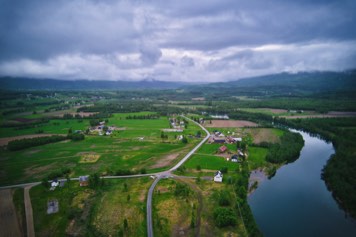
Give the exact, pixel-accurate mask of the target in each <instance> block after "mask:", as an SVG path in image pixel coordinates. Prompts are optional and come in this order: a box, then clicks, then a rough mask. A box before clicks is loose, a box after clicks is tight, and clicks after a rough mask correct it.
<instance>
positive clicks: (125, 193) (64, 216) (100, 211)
mask: <svg viewBox="0 0 356 237" xmlns="http://www.w3.org/2000/svg"><path fill="white" fill-rule="evenodd" d="M150 184H151V179H150V178H147V177H146V178H132V179H118V180H105V181H104V184H103V185H102V186H101V187H100V188H97V189H92V188H90V187H80V186H79V183H78V182H77V181H70V182H66V183H65V185H64V187H58V188H57V189H55V190H54V191H50V190H49V189H48V188H45V187H44V186H42V185H39V186H36V187H33V188H32V189H31V193H30V194H31V201H32V207H33V214H34V216H35V217H36V218H34V221H35V223H34V224H35V233H36V236H49V235H50V236H65V235H79V236H120V235H121V234H124V235H125V236H144V235H146V222H145V207H146V203H145V199H146V194H147V190H148V187H149V186H150ZM50 200H56V201H58V204H59V205H58V206H59V211H58V212H57V213H54V214H50V215H48V214H47V202H48V201H50ZM125 219H126V222H127V223H126V224H124V222H125Z"/></svg>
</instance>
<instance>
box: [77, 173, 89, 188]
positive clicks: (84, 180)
mask: <svg viewBox="0 0 356 237" xmlns="http://www.w3.org/2000/svg"><path fill="white" fill-rule="evenodd" d="M88 184H89V176H88V175H86V176H79V185H80V186H81V187H83V186H88Z"/></svg>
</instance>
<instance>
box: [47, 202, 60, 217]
mask: <svg viewBox="0 0 356 237" xmlns="http://www.w3.org/2000/svg"><path fill="white" fill-rule="evenodd" d="M58 210H59V204H58V200H57V199H53V200H49V201H48V202H47V214H54V213H57V212H58Z"/></svg>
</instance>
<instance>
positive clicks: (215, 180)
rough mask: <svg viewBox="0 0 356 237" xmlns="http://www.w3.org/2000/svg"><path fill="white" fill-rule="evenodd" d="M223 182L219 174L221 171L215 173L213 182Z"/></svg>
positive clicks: (221, 175)
mask: <svg viewBox="0 0 356 237" xmlns="http://www.w3.org/2000/svg"><path fill="white" fill-rule="evenodd" d="M222 180H223V174H222V173H221V171H220V170H219V171H216V172H215V175H214V182H218V183H221V182H222Z"/></svg>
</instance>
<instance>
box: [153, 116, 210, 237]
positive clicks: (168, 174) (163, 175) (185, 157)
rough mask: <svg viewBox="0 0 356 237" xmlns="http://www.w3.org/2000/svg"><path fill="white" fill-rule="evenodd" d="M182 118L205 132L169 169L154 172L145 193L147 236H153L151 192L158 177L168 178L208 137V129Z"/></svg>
mask: <svg viewBox="0 0 356 237" xmlns="http://www.w3.org/2000/svg"><path fill="white" fill-rule="evenodd" d="M181 116H182V117H183V118H185V119H187V120H190V121H192V122H193V123H195V124H197V125H198V126H199V127H200V128H201V129H203V130H204V132H205V133H206V137H205V138H204V139H203V140H202V141H201V142H200V143H199V144H198V145H196V146H195V147H194V148H193V149H192V150H191V151H190V152H189V153H188V154H187V155H186V156H184V157H183V159H182V160H180V161H179V162H178V163H177V164H176V165H175V166H173V167H172V168H171V169H169V170H168V171H165V172H162V173H158V174H156V176H157V178H156V180H155V181H154V182H153V183H152V185H151V187H150V189H149V191H148V195H147V211H146V213H147V236H148V237H153V226H152V194H153V190H154V188H155V187H156V185H157V183H158V182H159V180H160V179H162V178H168V177H171V176H172V174H171V172H172V171H175V170H176V169H178V168H179V167H180V166H181V165H183V164H184V162H186V161H187V160H188V159H189V157H191V156H192V155H193V154H194V152H196V151H197V150H198V149H199V148H200V147H201V146H202V145H203V144H204V143H205V142H206V141H207V140H208V139H209V137H210V133H209V131H208V130H207V129H206V128H204V127H203V126H202V125H201V124H199V123H197V122H195V121H193V120H191V119H190V118H187V117H185V116H183V115H181Z"/></svg>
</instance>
